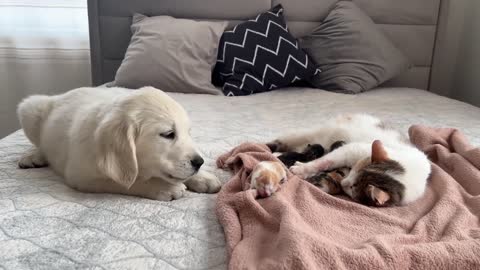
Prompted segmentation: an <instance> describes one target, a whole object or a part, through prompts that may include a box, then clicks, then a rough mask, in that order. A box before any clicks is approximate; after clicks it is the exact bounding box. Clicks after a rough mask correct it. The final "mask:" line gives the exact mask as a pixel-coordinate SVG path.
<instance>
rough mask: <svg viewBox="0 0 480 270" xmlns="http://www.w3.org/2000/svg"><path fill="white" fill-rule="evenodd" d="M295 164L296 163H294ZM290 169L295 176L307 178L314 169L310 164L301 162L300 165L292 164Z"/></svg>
mask: <svg viewBox="0 0 480 270" xmlns="http://www.w3.org/2000/svg"><path fill="white" fill-rule="evenodd" d="M295 164H296V163H295ZM290 171H291V172H292V173H293V174H295V175H296V176H298V177H300V178H302V179H307V178H309V177H312V176H314V175H315V173H316V171H312V169H311V168H310V166H308V165H305V164H301V165H294V166H292V167H290Z"/></svg>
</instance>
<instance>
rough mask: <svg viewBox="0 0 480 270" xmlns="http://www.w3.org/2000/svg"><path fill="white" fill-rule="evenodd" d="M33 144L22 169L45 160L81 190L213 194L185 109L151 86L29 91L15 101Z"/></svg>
mask: <svg viewBox="0 0 480 270" xmlns="http://www.w3.org/2000/svg"><path fill="white" fill-rule="evenodd" d="M17 113H18V117H19V119H20V123H21V125H22V127H23V130H24V132H25V135H26V136H27V138H28V139H29V140H30V141H31V142H32V143H33V145H34V146H35V147H34V148H33V149H32V150H31V151H30V152H29V153H27V154H26V155H24V156H23V157H22V158H21V159H20V161H19V167H20V168H33V167H42V166H47V165H49V166H50V167H51V168H52V169H53V170H54V171H55V172H56V173H58V174H59V175H61V176H62V177H63V178H64V179H65V182H66V184H68V185H69V186H70V187H72V188H74V189H77V190H79V191H83V192H96V193H119V194H126V195H134V196H140V197H145V198H150V199H154V200H162V201H167V200H172V199H178V198H180V197H182V196H183V195H184V192H185V189H186V188H188V189H189V190H192V191H195V192H207V193H214V192H217V191H218V190H219V189H220V186H221V183H220V181H219V180H218V179H217V178H216V177H215V176H214V175H212V174H210V173H208V172H205V171H203V170H201V169H200V167H201V166H202V164H203V162H204V161H203V159H202V157H201V156H200V155H199V154H198V151H197V149H196V147H195V144H194V142H193V141H192V138H191V137H190V123H189V118H188V116H187V113H186V112H185V110H184V109H183V108H182V107H181V106H180V105H179V104H178V103H177V102H175V101H174V100H173V99H172V98H170V97H169V96H168V95H167V94H165V93H164V92H162V91H160V90H158V89H155V88H153V87H144V88H142V89H139V90H127V89H123V88H90V87H86V88H79V89H75V90H72V91H69V92H67V93H64V94H61V95H57V96H43V95H36V96H30V97H28V98H26V99H25V100H23V101H22V102H21V103H20V104H19V106H18V111H17Z"/></svg>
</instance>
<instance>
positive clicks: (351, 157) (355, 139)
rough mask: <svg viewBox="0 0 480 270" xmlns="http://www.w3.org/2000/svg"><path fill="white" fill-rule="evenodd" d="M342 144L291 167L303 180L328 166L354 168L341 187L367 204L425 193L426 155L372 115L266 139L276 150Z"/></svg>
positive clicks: (391, 202)
mask: <svg viewBox="0 0 480 270" xmlns="http://www.w3.org/2000/svg"><path fill="white" fill-rule="evenodd" d="M336 141H345V143H346V144H345V145H343V146H342V147H340V148H337V149H336V150H334V151H332V152H330V153H328V154H326V155H325V156H323V157H321V158H319V159H316V160H314V161H311V162H308V163H304V164H303V163H299V162H297V164H296V165H295V166H292V167H291V168H290V170H291V171H292V172H293V173H294V174H296V175H298V176H300V177H302V178H304V179H306V178H309V177H312V176H315V175H317V174H319V173H320V172H325V171H329V170H332V169H337V168H342V167H349V168H352V169H351V171H350V173H349V174H348V176H347V177H346V178H345V179H343V180H342V181H341V186H342V189H343V191H344V192H345V193H346V194H347V195H349V196H350V197H351V198H352V199H353V200H356V201H359V202H361V203H364V204H367V205H375V206H388V205H399V204H406V203H409V202H412V201H414V200H416V199H418V198H419V197H421V196H422V195H423V193H424V192H425V188H426V183H427V178H428V176H429V175H430V170H431V168H430V163H429V161H428V159H427V157H426V155H425V154H424V153H422V152H421V151H420V150H418V149H417V148H415V147H414V146H413V145H411V144H410V143H409V142H408V141H406V140H405V139H404V138H402V136H401V135H400V133H398V132H397V131H394V130H391V129H387V128H385V125H384V124H383V123H382V122H381V121H380V120H379V119H378V118H375V117H373V116H371V115H365V114H355V115H344V116H340V117H337V118H335V119H332V120H330V121H327V122H326V123H325V124H324V125H323V128H321V129H318V130H315V131H313V132H309V133H305V134H295V135H293V136H287V137H284V138H280V139H278V140H275V141H274V142H272V143H270V145H274V147H275V148H277V149H284V150H285V151H295V150H296V149H299V148H301V147H304V146H305V145H307V144H320V145H330V144H332V143H333V142H336Z"/></svg>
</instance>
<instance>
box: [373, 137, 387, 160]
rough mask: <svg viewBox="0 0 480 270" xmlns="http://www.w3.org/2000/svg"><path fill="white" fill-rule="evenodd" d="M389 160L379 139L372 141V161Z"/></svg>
mask: <svg viewBox="0 0 480 270" xmlns="http://www.w3.org/2000/svg"><path fill="white" fill-rule="evenodd" d="M387 160H389V158H388V154H387V151H386V150H385V148H384V147H383V144H382V142H381V141H379V140H375V141H374V142H373V143H372V163H377V162H383V161H387Z"/></svg>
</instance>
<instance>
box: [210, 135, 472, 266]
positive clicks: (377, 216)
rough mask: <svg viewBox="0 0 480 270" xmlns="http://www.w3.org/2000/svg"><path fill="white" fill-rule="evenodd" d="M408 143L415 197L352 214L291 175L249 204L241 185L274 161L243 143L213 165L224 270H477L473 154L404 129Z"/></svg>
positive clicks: (448, 139)
mask: <svg viewBox="0 0 480 270" xmlns="http://www.w3.org/2000/svg"><path fill="white" fill-rule="evenodd" d="M409 135H410V140H411V141H412V143H413V144H415V145H416V146H417V147H418V148H419V149H421V150H423V151H425V152H426V153H427V155H428V156H429V158H430V159H431V160H432V174H431V177H430V179H429V182H428V188H427V191H426V193H425V195H424V196H423V197H422V198H421V199H419V200H418V201H416V202H413V203H411V204H409V205H406V206H401V207H389V208H374V207H367V206H364V205H360V204H358V203H355V202H352V201H350V200H348V199H346V198H345V197H338V196H337V197H335V196H331V195H328V194H326V193H324V192H322V191H321V190H319V189H318V188H316V187H315V186H313V185H311V184H309V183H308V182H306V181H303V180H301V179H299V178H298V177H296V176H293V175H291V174H290V175H289V178H288V181H287V182H286V183H285V184H284V185H283V186H282V188H281V189H280V191H278V192H277V193H275V194H274V196H272V197H270V198H267V199H255V197H254V196H255V192H254V191H253V190H248V186H249V185H248V181H249V177H248V176H249V173H250V172H251V170H252V169H253V167H254V166H255V164H256V163H258V162H259V161H263V160H274V159H275V157H273V155H272V154H271V152H270V151H269V149H268V148H267V147H266V146H265V145H261V144H253V143H245V144H242V145H240V146H238V147H236V148H234V149H233V150H232V151H230V152H229V153H226V154H224V155H222V156H221V157H219V159H218V160H217V165H218V167H220V168H224V169H227V168H228V169H231V170H233V173H234V176H233V177H232V178H231V180H230V181H228V182H227V183H226V184H225V185H224V187H223V188H222V190H221V191H220V193H219V194H218V198H217V202H216V212H217V216H218V219H219V221H220V223H221V224H222V226H223V228H224V232H225V237H226V242H227V252H228V255H229V269H479V267H480V222H479V217H480V148H474V147H472V146H471V145H469V143H468V141H467V139H466V138H465V137H464V136H463V135H462V133H461V132H459V131H457V130H455V129H448V128H442V129H435V128H429V127H424V126H412V127H411V128H410V129H409Z"/></svg>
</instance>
